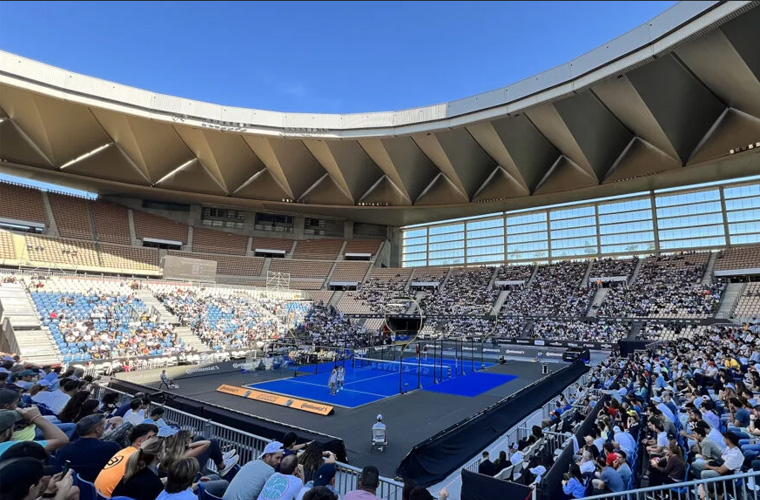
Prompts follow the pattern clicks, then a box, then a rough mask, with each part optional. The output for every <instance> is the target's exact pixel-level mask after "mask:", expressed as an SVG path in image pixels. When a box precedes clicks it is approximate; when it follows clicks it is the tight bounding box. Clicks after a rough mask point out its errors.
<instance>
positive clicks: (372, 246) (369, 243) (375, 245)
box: [343, 240, 380, 255]
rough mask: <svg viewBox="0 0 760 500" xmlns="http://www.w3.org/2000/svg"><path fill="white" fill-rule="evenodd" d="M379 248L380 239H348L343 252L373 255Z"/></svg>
mask: <svg viewBox="0 0 760 500" xmlns="http://www.w3.org/2000/svg"><path fill="white" fill-rule="evenodd" d="M379 249H380V240H350V241H349V242H348V243H346V249H345V250H344V251H343V253H344V254H347V253H369V254H372V255H375V254H377V251H378V250H379Z"/></svg>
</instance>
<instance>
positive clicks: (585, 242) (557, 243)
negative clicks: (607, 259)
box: [552, 236, 596, 256]
mask: <svg viewBox="0 0 760 500" xmlns="http://www.w3.org/2000/svg"><path fill="white" fill-rule="evenodd" d="M590 246H594V247H596V236H593V237H589V238H570V239H567V240H552V256H553V255H554V249H555V248H577V247H590Z"/></svg>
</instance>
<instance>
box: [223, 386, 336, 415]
mask: <svg viewBox="0 0 760 500" xmlns="http://www.w3.org/2000/svg"><path fill="white" fill-rule="evenodd" d="M216 390H217V392H223V393H224V394H231V395H233V396H240V397H241V398H247V399H255V400H256V401H262V402H264V403H270V404H273V405H278V406H286V407H288V408H295V409H296V410H301V411H306V412H309V413H316V414H317V415H330V414H332V412H333V407H332V406H329V405H325V404H321V403H314V402H311V401H304V400H302V399H296V398H289V397H286V396H280V395H278V394H272V393H271V392H262V391H257V390H255V389H248V388H246V387H235V386H233V385H226V384H225V385H220V386H219V387H218V388H217V389H216Z"/></svg>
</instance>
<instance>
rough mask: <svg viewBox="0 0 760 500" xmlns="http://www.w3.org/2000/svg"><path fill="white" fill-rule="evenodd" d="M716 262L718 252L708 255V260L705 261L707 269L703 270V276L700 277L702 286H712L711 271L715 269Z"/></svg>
mask: <svg viewBox="0 0 760 500" xmlns="http://www.w3.org/2000/svg"><path fill="white" fill-rule="evenodd" d="M716 260H718V252H712V253H710V260H708V261H707V268H705V275H704V276H703V277H702V284H703V285H712V282H713V270H714V269H715V261H716Z"/></svg>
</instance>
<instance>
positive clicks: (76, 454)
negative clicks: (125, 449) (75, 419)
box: [55, 438, 121, 482]
mask: <svg viewBox="0 0 760 500" xmlns="http://www.w3.org/2000/svg"><path fill="white" fill-rule="evenodd" d="M120 449H121V447H120V446H119V445H118V444H117V443H114V442H112V441H101V440H100V439H95V438H81V439H78V440H76V441H74V442H72V443H69V444H67V445H66V446H64V447H63V448H61V449H60V450H58V451H57V452H56V454H55V458H56V460H57V461H58V462H60V463H61V464H64V463H65V462H66V460H69V461H70V462H71V468H72V469H74V470H75V471H76V472H77V474H79V475H80V476H81V478H82V479H84V480H85V481H89V482H94V481H95V478H97V477H98V474H100V471H101V470H103V467H105V465H106V464H107V463H108V461H109V460H110V459H111V457H112V456H114V455H116V453H118V452H119V450H120Z"/></svg>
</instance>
